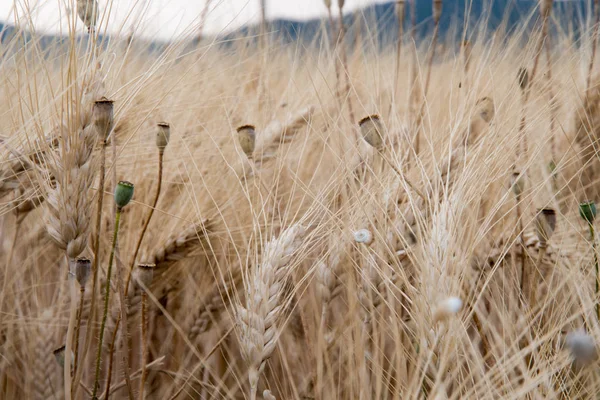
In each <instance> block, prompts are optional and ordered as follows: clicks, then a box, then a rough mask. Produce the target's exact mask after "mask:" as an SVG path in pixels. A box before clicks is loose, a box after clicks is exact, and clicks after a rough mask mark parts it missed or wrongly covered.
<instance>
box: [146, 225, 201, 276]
mask: <svg viewBox="0 0 600 400" xmlns="http://www.w3.org/2000/svg"><path fill="white" fill-rule="evenodd" d="M210 228H211V224H210V221H209V220H208V219H205V220H203V221H202V222H199V223H197V224H193V225H191V226H190V227H188V228H187V229H185V230H184V231H183V232H180V233H177V234H175V235H173V236H171V237H169V238H168V239H167V240H166V241H165V242H164V244H163V245H162V246H160V247H158V248H157V249H156V250H155V252H154V254H152V255H151V256H150V257H148V260H149V261H150V263H152V264H155V265H156V273H162V272H164V270H167V269H168V268H169V267H171V266H172V265H173V264H175V263H177V262H178V261H181V260H183V259H184V258H186V257H188V256H189V255H190V253H192V252H193V251H194V250H195V249H196V248H197V247H198V246H200V245H201V243H202V240H203V239H204V238H206V236H207V235H208V233H210Z"/></svg>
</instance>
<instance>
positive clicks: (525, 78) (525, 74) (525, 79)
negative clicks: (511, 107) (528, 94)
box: [517, 67, 529, 90]
mask: <svg viewBox="0 0 600 400" xmlns="http://www.w3.org/2000/svg"><path fill="white" fill-rule="evenodd" d="M517 82H519V87H520V88H521V90H525V89H527V86H529V71H527V68H525V67H521V68H519V72H517Z"/></svg>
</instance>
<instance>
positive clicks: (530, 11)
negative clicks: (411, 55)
mask: <svg viewBox="0 0 600 400" xmlns="http://www.w3.org/2000/svg"><path fill="white" fill-rule="evenodd" d="M537 2H538V0H446V1H444V10H443V13H442V18H441V19H440V34H441V35H442V36H443V37H446V38H447V39H451V38H455V39H460V38H461V37H462V34H463V31H464V32H466V34H467V37H470V36H471V35H474V34H477V33H478V32H482V31H488V32H491V31H495V30H496V29H498V28H504V29H506V30H507V31H514V30H519V29H529V28H530V27H531V26H533V22H534V21H535V18H537V17H538V15H539V13H537V12H536V7H537ZM408 3H409V2H407V6H406V19H405V21H404V23H405V25H404V26H405V27H408V26H409V19H410V15H411V7H410V4H408ZM416 3H417V5H416V9H415V12H416V21H417V35H418V37H423V36H424V35H425V34H427V33H429V32H431V30H432V29H433V21H432V1H430V0H416ZM590 3H591V0H555V1H554V20H555V21H558V22H559V24H560V26H561V27H562V28H564V29H568V30H569V31H572V32H574V34H575V35H577V34H578V33H579V31H580V29H581V27H582V26H585V22H584V21H586V20H587V18H588V16H589V15H591V11H590V7H591V5H590ZM344 19H345V22H346V24H347V26H348V27H349V32H348V40H349V41H353V40H354V35H357V34H358V33H360V34H361V35H362V36H363V37H364V36H365V34H366V33H368V34H369V37H370V39H371V40H376V42H377V43H379V44H380V45H384V44H387V43H389V42H390V41H393V40H395V39H396V38H397V33H398V21H397V20H396V16H395V11H394V3H393V2H389V3H383V4H376V5H373V6H369V7H366V8H364V9H362V10H358V11H355V12H353V13H348V14H346V15H345V18H344ZM326 22H327V21H326V20H319V19H313V20H309V21H293V20H287V19H275V20H272V21H270V22H269V31H270V32H272V34H273V36H276V37H277V38H279V39H280V40H281V41H284V42H293V41H296V40H299V39H300V40H303V41H306V42H311V41H318V40H320V39H322V34H323V29H328V24H327V23H326ZM356 24H360V26H361V30H360V31H359V30H357V29H354V28H355V27H356V26H357V25H356ZM503 24H504V25H503ZM15 32H16V30H15V28H14V27H12V26H10V25H2V24H1V23H0V41H1V42H6V41H8V40H9V38H10V37H12V36H13V35H14V34H15ZM375 32H376V33H377V35H375V37H373V36H374V35H373V33H375ZM256 33H258V27H257V26H246V27H243V28H240V29H238V30H236V31H235V32H232V33H228V34H226V35H224V36H223V37H222V38H221V39H223V40H222V41H221V42H222V43H230V42H231V39H234V38H239V37H245V36H247V35H249V34H256ZM57 39H58V37H57V36H52V35H48V36H45V37H44V38H42V39H41V42H42V43H48V42H52V41H53V40H57ZM152 47H155V48H160V47H162V44H160V43H155V46H152Z"/></svg>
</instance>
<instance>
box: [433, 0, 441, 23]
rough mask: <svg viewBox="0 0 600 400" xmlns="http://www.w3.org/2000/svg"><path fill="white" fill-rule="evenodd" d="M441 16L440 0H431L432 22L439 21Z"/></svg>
mask: <svg viewBox="0 0 600 400" xmlns="http://www.w3.org/2000/svg"><path fill="white" fill-rule="evenodd" d="M441 16H442V0H433V22H435V23H436V24H437V23H438V22H440V17H441Z"/></svg>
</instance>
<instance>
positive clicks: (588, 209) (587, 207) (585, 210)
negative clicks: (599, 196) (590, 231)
mask: <svg viewBox="0 0 600 400" xmlns="http://www.w3.org/2000/svg"><path fill="white" fill-rule="evenodd" d="M579 215H581V218H583V219H584V220H585V221H586V222H587V223H588V224H590V225H591V224H593V223H594V220H595V219H596V203H594V202H593V201H587V202H584V203H581V204H579Z"/></svg>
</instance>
